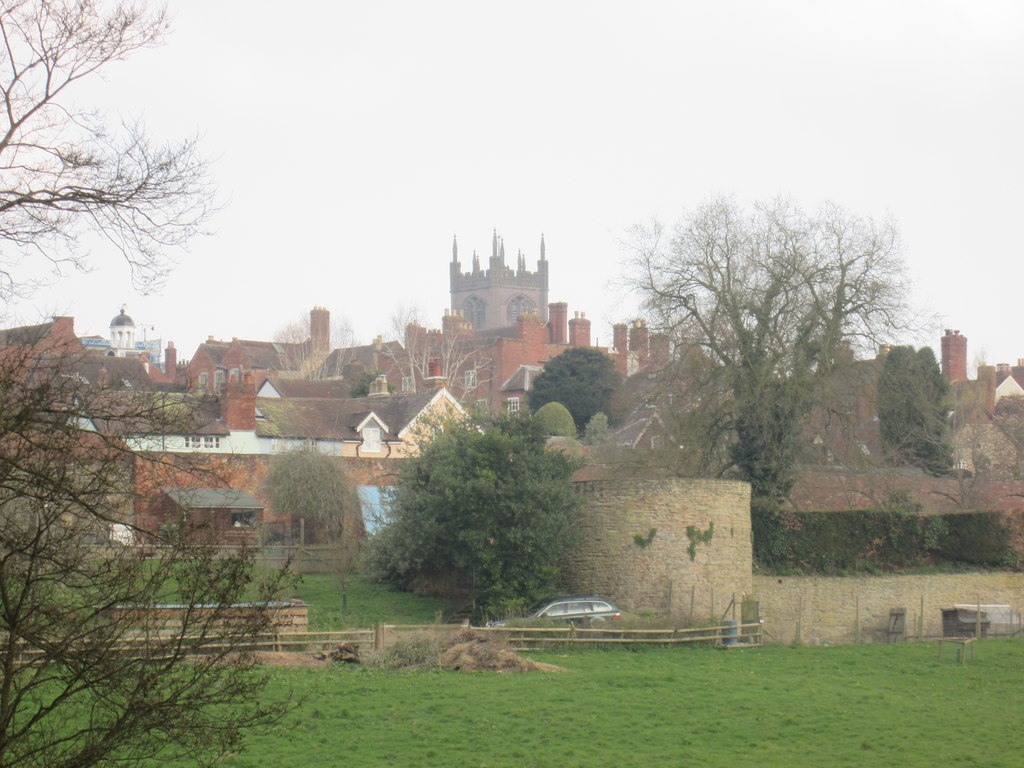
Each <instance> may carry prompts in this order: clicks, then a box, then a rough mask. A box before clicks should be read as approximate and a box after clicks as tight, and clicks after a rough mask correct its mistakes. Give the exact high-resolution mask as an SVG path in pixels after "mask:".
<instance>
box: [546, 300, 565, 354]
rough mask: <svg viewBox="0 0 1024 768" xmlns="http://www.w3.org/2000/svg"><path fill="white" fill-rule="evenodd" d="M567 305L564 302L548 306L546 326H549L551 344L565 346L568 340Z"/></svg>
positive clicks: (552, 303)
mask: <svg viewBox="0 0 1024 768" xmlns="http://www.w3.org/2000/svg"><path fill="white" fill-rule="evenodd" d="M568 321H569V305H568V304H566V303H565V302H564V301H554V302H551V303H550V304H548V325H550V326H551V343H552V344H565V343H566V342H567V341H568V340H569V329H568V327H567V325H566V323H567V322H568Z"/></svg>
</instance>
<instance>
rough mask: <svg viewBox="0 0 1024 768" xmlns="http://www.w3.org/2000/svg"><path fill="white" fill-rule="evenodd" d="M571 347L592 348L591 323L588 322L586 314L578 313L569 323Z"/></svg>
mask: <svg viewBox="0 0 1024 768" xmlns="http://www.w3.org/2000/svg"><path fill="white" fill-rule="evenodd" d="M569 346H570V347H589V346H590V321H589V320H587V313H586V312H576V313H575V316H574V317H573V318H572V319H571V320H570V321H569Z"/></svg>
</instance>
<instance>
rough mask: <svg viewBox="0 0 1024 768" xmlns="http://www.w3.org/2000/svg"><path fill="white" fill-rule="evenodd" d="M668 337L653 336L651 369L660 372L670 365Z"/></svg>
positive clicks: (653, 334)
mask: <svg viewBox="0 0 1024 768" xmlns="http://www.w3.org/2000/svg"><path fill="white" fill-rule="evenodd" d="M670 348H671V347H670V344H669V340H668V336H666V335H665V334H664V333H652V334H651V358H650V362H651V369H652V370H655V371H660V370H661V369H662V368H664V367H665V366H666V365H668V353H669V350H670Z"/></svg>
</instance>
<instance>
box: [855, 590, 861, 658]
mask: <svg viewBox="0 0 1024 768" xmlns="http://www.w3.org/2000/svg"><path fill="white" fill-rule="evenodd" d="M854 611H855V614H854V615H855V617H856V618H855V622H856V623H855V624H854V626H855V627H856V638H857V642H856V644H857V645H860V592H858V593H857V597H856V599H855V600H854Z"/></svg>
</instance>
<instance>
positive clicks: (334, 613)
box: [285, 574, 444, 631]
mask: <svg viewBox="0 0 1024 768" xmlns="http://www.w3.org/2000/svg"><path fill="white" fill-rule="evenodd" d="M345 592H346V594H345V596H344V597H343V593H342V590H341V586H340V584H339V582H338V577H337V576H334V575H330V574H306V575H304V576H302V577H300V578H298V580H297V581H296V583H295V585H294V586H293V587H292V588H291V589H289V590H288V592H287V594H286V595H285V597H287V598H292V597H295V598H298V599H300V600H303V601H305V602H307V603H309V628H310V630H313V631H322V630H330V629H369V628H370V627H372V626H373V625H374V624H376V623H377V622H378V621H383V622H387V623H389V624H431V623H433V622H435V621H437V617H438V616H439V615H440V613H441V612H442V611H443V609H444V603H443V602H442V601H441V600H432V599H430V598H426V597H417V596H416V595H413V594H410V593H408V592H400V591H399V590H397V589H395V588H393V587H390V586H388V585H386V584H377V583H375V582H373V581H370V580H369V579H367V578H366V577H364V576H362V575H360V574H352V575H350V576H349V577H348V579H347V581H346V590H345Z"/></svg>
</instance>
